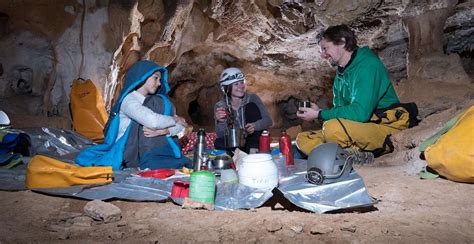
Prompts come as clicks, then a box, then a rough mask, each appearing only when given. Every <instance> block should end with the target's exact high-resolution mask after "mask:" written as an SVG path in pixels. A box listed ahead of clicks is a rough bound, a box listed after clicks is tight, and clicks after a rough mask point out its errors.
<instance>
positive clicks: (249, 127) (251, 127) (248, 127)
mask: <svg viewBox="0 0 474 244" xmlns="http://www.w3.org/2000/svg"><path fill="white" fill-rule="evenodd" d="M245 131H246V132H247V134H249V135H250V134H252V133H254V132H255V126H254V125H253V124H252V123H248V124H246V125H245Z"/></svg>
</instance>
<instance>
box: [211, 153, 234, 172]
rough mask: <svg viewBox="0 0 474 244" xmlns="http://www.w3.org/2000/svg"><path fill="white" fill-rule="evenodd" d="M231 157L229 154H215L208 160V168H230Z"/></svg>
mask: <svg viewBox="0 0 474 244" xmlns="http://www.w3.org/2000/svg"><path fill="white" fill-rule="evenodd" d="M231 164H232V158H231V157H230V156H229V155H225V154H224V155H217V156H216V158H215V159H214V160H212V161H210V165H209V166H210V168H211V169H212V170H216V169H217V170H221V169H230V168H231V167H230V165H231Z"/></svg>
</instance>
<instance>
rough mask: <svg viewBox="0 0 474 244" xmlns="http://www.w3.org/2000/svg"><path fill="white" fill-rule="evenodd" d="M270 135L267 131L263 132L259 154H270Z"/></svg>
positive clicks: (259, 142) (259, 141)
mask: <svg viewBox="0 0 474 244" xmlns="http://www.w3.org/2000/svg"><path fill="white" fill-rule="evenodd" d="M270 141H271V138H270V133H268V131H267V130H264V131H262V134H261V135H260V138H259V140H258V152H259V153H269V152H270Z"/></svg>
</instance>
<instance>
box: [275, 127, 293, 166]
mask: <svg viewBox="0 0 474 244" xmlns="http://www.w3.org/2000/svg"><path fill="white" fill-rule="evenodd" d="M278 142H279V145H280V152H281V153H282V154H283V155H284V156H285V158H286V165H293V164H295V160H294V158H293V152H292V150H291V137H290V135H288V134H287V133H286V131H285V130H282V131H281V136H280V140H279V141H278Z"/></svg>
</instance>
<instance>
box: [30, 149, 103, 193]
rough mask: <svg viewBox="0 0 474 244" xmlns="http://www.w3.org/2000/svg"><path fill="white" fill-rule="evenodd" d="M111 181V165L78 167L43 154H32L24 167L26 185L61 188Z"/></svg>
mask: <svg viewBox="0 0 474 244" xmlns="http://www.w3.org/2000/svg"><path fill="white" fill-rule="evenodd" d="M110 182H112V167H110V166H101V167H97V166H95V167H80V166H77V165H73V164H69V163H65V162H62V161H59V160H56V159H54V158H50V157H46V156H43V155H36V156H34V157H33V158H32V159H31V161H30V162H29V163H28V168H27V169H26V187H27V188H28V189H35V188H62V187H70V186H74V185H92V184H100V183H110Z"/></svg>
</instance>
